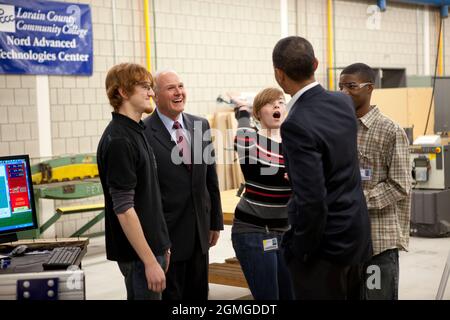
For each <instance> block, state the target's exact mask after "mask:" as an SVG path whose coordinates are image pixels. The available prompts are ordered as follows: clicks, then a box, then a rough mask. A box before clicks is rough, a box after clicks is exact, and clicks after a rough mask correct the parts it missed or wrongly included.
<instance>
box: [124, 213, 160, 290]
mask: <svg viewBox="0 0 450 320" xmlns="http://www.w3.org/2000/svg"><path fill="white" fill-rule="evenodd" d="M117 218H118V219H119V223H120V225H121V227H122V230H123V232H124V233H125V236H126V237H127V239H128V241H129V242H130V244H131V246H132V247H133V249H134V251H136V253H137V255H138V256H139V258H140V259H141V261H142V262H143V263H144V266H145V276H146V278H147V285H148V289H149V290H151V291H154V292H162V291H163V290H164V289H165V288H166V277H165V275H164V271H163V270H162V268H161V266H160V265H159V263H158V261H157V260H156V258H155V255H154V254H153V252H152V249H150V246H149V245H148V243H147V240H146V239H145V236H144V232H143V230H142V226H141V223H140V222H139V218H138V216H137V214H136V211H135V210H134V208H130V209H128V210H127V211H125V212H123V213H119V214H117Z"/></svg>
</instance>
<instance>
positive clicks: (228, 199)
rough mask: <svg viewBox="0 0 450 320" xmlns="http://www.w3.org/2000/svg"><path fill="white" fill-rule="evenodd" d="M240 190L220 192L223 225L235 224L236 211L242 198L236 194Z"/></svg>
mask: <svg viewBox="0 0 450 320" xmlns="http://www.w3.org/2000/svg"><path fill="white" fill-rule="evenodd" d="M237 190H238V189H231V190H226V191H222V192H220V201H221V204H222V212H223V223H224V224H226V225H231V224H233V218H234V210H235V209H236V206H237V204H238V202H239V200H240V199H241V198H239V197H238V196H237V195H236V193H237Z"/></svg>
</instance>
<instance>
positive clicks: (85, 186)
mask: <svg viewBox="0 0 450 320" xmlns="http://www.w3.org/2000/svg"><path fill="white" fill-rule="evenodd" d="M31 174H32V180H33V185H34V188H33V189H34V198H35V201H36V208H37V211H38V219H39V215H40V212H39V211H40V206H39V200H40V199H52V200H73V199H84V198H89V197H94V196H99V195H103V189H102V186H101V183H100V179H99V178H98V168H97V158H96V155H95V154H79V155H73V156H66V157H58V158H53V159H50V160H46V161H42V162H39V163H37V164H34V165H32V166H31ZM102 209H103V206H102V204H95V205H85V206H73V207H64V208H58V209H57V210H56V212H55V214H54V215H53V216H52V217H51V218H50V219H49V220H47V221H46V222H45V223H43V224H42V225H41V227H40V228H39V229H38V230H33V231H25V232H21V233H19V234H18V237H19V238H20V239H30V238H38V237H39V236H40V234H41V233H42V232H44V231H45V230H46V229H48V228H49V227H50V226H51V225H52V224H54V223H55V222H56V221H57V220H58V219H59V218H60V217H61V215H63V214H73V213H80V212H87V211H98V210H102ZM104 214H105V213H104V210H102V211H101V212H100V213H99V214H98V215H97V216H96V217H95V218H94V219H92V220H91V221H89V222H88V223H87V224H86V225H84V226H83V227H81V228H80V229H79V230H78V231H77V232H75V233H74V234H73V235H72V236H80V235H82V234H83V233H84V232H85V231H87V230H88V229H89V228H90V227H92V226H93V225H94V224H96V223H97V222H99V221H101V220H102V219H103V217H104Z"/></svg>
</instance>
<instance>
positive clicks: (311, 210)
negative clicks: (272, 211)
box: [281, 121, 328, 259]
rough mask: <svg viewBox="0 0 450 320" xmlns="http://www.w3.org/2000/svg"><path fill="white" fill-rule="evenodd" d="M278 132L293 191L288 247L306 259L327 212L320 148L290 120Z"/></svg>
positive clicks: (309, 135) (310, 136)
mask: <svg viewBox="0 0 450 320" xmlns="http://www.w3.org/2000/svg"><path fill="white" fill-rule="evenodd" d="M281 134H282V139H283V145H284V148H283V149H284V152H285V155H286V158H287V160H288V173H289V180H290V181H291V185H292V191H293V195H292V197H293V198H292V200H291V201H292V202H293V203H292V205H290V208H289V220H290V222H291V224H292V251H293V253H294V254H295V255H296V256H298V257H301V258H303V259H306V258H307V256H308V255H309V254H311V253H313V252H314V251H315V250H316V249H317V247H318V246H319V244H320V241H321V239H322V235H323V231H324V229H325V224H326V220H327V214H328V207H327V205H326V202H325V201H326V195H327V191H326V188H325V177H324V172H323V162H322V151H321V150H320V147H319V146H318V143H317V141H316V139H314V138H313V137H312V135H311V133H310V132H309V131H308V130H307V129H306V128H303V127H302V126H300V125H298V124H295V123H293V122H291V121H286V122H285V123H284V124H283V125H282V129H281Z"/></svg>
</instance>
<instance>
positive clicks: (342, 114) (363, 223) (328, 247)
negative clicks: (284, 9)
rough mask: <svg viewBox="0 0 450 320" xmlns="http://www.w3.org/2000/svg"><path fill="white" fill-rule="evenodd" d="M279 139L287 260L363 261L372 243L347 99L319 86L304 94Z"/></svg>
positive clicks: (354, 124)
mask: <svg viewBox="0 0 450 320" xmlns="http://www.w3.org/2000/svg"><path fill="white" fill-rule="evenodd" d="M281 136H282V139H283V146H284V148H283V150H284V156H285V160H286V164H287V171H288V175H289V181H291V184H292V189H293V196H292V198H291V201H290V203H289V206H288V212H289V222H290V224H291V225H292V228H291V229H290V230H289V231H288V232H287V233H286V235H285V238H284V240H283V246H284V247H285V248H286V253H287V258H288V259H289V258H292V257H293V256H294V257H298V258H300V259H301V260H304V261H306V260H307V259H308V258H309V257H311V256H313V257H314V256H315V257H318V258H322V259H326V260H328V261H331V262H333V263H337V264H344V265H353V264H358V263H361V262H363V261H366V260H367V259H368V258H369V257H370V256H371V254H372V243H371V236H370V222H369V216H368V212H367V206H366V201H365V198H364V194H363V190H362V187H361V176H360V171H359V164H358V149H357V120H356V116H355V111H354V107H353V102H352V100H351V98H350V97H348V96H346V95H344V94H342V93H339V92H330V91H326V90H325V89H323V88H322V87H321V86H320V85H317V86H315V87H313V88H311V89H309V90H307V91H306V92H305V93H304V94H303V95H302V96H300V98H299V99H298V100H297V101H296V103H295V104H294V105H293V106H292V108H291V110H290V112H289V114H288V116H287V117H286V120H285V121H284V122H283V124H282V126H281Z"/></svg>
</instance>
